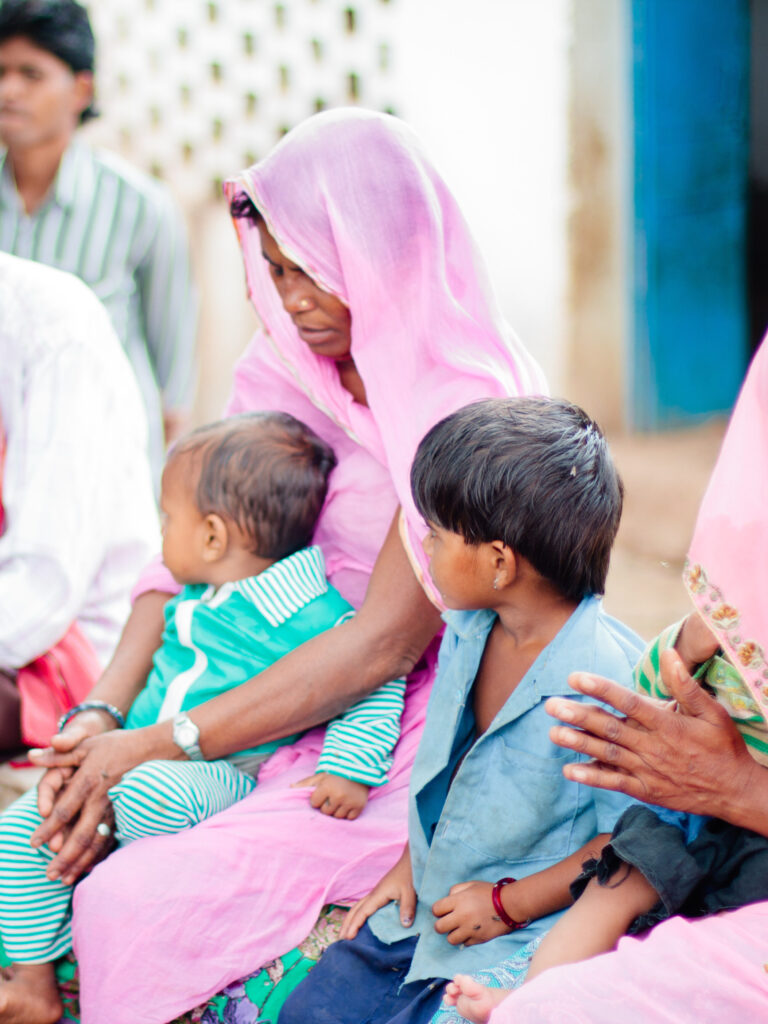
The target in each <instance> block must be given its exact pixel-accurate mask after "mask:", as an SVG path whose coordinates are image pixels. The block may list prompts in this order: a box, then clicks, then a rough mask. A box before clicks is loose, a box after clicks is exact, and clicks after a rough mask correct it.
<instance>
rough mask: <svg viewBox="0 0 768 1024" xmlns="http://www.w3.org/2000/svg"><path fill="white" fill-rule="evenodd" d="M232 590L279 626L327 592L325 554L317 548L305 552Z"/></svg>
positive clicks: (284, 559) (239, 582)
mask: <svg viewBox="0 0 768 1024" xmlns="http://www.w3.org/2000/svg"><path fill="white" fill-rule="evenodd" d="M233 589H234V590H237V591H239V592H240V593H241V594H242V595H243V597H245V598H246V600H248V601H250V602H251V603H252V604H253V605H255V606H256V608H258V610H259V611H260V612H261V614H262V615H263V616H264V618H265V619H266V620H267V621H268V622H269V623H270V624H271V625H272V626H279V625H281V624H282V623H283V622H285V621H286V620H287V619H289V618H290V617H291V616H292V615H295V614H296V613H297V612H298V611H300V610H301V609H302V608H303V607H304V606H305V605H307V604H309V602H310V601H314V599H315V598H316V597H321V596H322V595H323V594H326V593H327V592H328V580H327V578H326V575H325V559H324V558H323V553H322V551H321V550H320V548H319V547H317V546H316V545H313V546H312V547H309V548H303V549H302V550H301V551H297V552H296V553H295V554H293V555H289V556H288V557H287V558H282V559H281V560H280V561H279V562H275V564H274V565H270V567H269V568H268V569H265V570H264V572H262V573H259V575H258V576H249V577H248V579H244V580H237V582H236V583H234V584H233Z"/></svg>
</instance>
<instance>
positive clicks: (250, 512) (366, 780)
mask: <svg viewBox="0 0 768 1024" xmlns="http://www.w3.org/2000/svg"><path fill="white" fill-rule="evenodd" d="M335 464H336V459H335V456H334V454H333V452H332V451H331V449H330V448H329V446H328V445H327V444H326V443H325V442H324V441H322V440H321V439H320V438H319V437H317V435H315V434H314V433H313V432H312V431H311V430H309V429H308V428H307V427H306V426H304V424H302V423H300V422H299V421H298V420H296V419H294V418H293V417H292V416H289V415H287V414H285V413H254V414H249V415H244V416H238V417H233V418H231V419H227V420H224V421H222V422H220V423H214V424H212V425H211V426H207V427H202V428H201V429H199V430H197V431H195V432H193V433H192V434H190V435H188V436H187V437H186V438H184V439H183V440H181V441H180V442H179V443H178V444H177V445H176V446H175V447H174V449H173V451H172V452H171V454H170V455H169V457H168V461H167V464H166V467H165V470H164V472H163V479H162V494H161V511H162V520H163V560H164V562H165V565H166V566H167V568H168V569H169V570H170V571H171V573H172V574H173V576H174V577H175V579H176V580H177V582H178V583H181V584H182V585H183V589H182V591H181V593H180V594H178V595H177V596H176V597H174V598H172V599H171V600H170V601H168V603H167V604H166V607H165V631H164V633H163V638H162V643H161V646H160V648H159V649H158V651H157V652H156V654H155V657H154V666H153V668H152V671H151V673H150V675H149V678H148V679H147V683H146V685H145V687H144V688H143V689H142V690H141V692H140V693H139V694H138V695H137V696H136V698H135V700H134V701H133V703H132V704H131V706H130V708H128V707H124V708H118V707H115V706H113V705H112V704H109V703H107V702H105V701H102V700H98V699H94V700H89V701H86V702H85V703H84V704H81V705H78V706H77V707H75V708H73V709H72V710H71V711H70V712H68V714H67V715H66V716H65V717H64V719H63V720H62V722H61V723H60V724H59V729H60V730H62V729H64V728H66V727H68V726H69V725H70V723H72V724H74V723H75V722H76V721H77V719H78V718H80V716H84V715H98V716H100V717H103V718H105V719H108V720H109V722H110V725H111V726H112V727H114V726H115V725H117V726H118V727H122V726H124V727H125V728H127V729H131V728H140V727H142V726H146V725H150V724H153V723H155V722H158V721H163V720H167V719H173V723H174V734H173V735H174V741H175V742H176V743H177V745H178V746H179V748H180V749H179V757H180V759H179V760H175V761H149V762H145V763H144V764H142V765H140V766H139V767H137V768H135V769H134V770H133V771H131V772H128V773H127V774H126V775H125V776H124V777H123V778H122V779H121V781H120V782H119V783H117V785H115V786H114V787H112V788H111V789H110V798H111V800H112V804H113V807H114V814H115V824H116V830H115V833H114V835H115V838H116V839H117V841H118V843H120V844H125V843H128V842H131V841H133V840H134V839H139V838H141V837H144V836H154V835H161V834H165V833H171V832H178V831H181V830H182V829H185V828H190V827H191V826H193V825H195V824H197V823H198V822H200V821H202V820H204V819H206V818H208V817H210V816H211V815H213V814H216V813H218V812H219V811H222V810H224V809H226V808H227V807H230V806H231V805H232V804H234V803H235V802H236V801H238V800H241V799H242V798H243V797H245V796H247V794H248V793H250V792H251V791H252V789H253V788H254V786H255V785H256V781H257V775H258V770H259V766H260V764H261V763H262V762H263V761H264V760H265V759H266V758H267V757H269V755H270V754H271V753H272V752H273V751H274V750H276V749H277V748H278V747H279V746H282V745H285V744H288V743H291V742H293V741H295V740H296V739H297V738H298V737H297V736H289V737H286V738H284V739H279V740H275V741H274V742H271V743H267V744H262V745H260V746H258V747H253V748H252V749H250V750H245V751H241V752H239V753H238V754H236V755H234V756H233V757H231V758H228V759H226V760H217V761H206V760H205V759H204V755H203V753H202V751H201V749H200V746H199V743H198V735H199V734H198V730H197V727H196V726H195V724H194V722H193V721H192V719H191V718H190V716H189V714H188V712H189V711H190V710H191V709H193V708H195V707H197V706H198V705H199V704H202V703H203V702H204V701H207V700H210V699H211V698H212V697H215V696H216V695H217V694H219V693H222V692H224V691H226V690H229V689H232V688H233V687H235V686H238V685H239V684H240V683H242V682H245V681H246V680H247V679H250V678H252V677H253V676H255V675H257V674H258V673H259V672H261V671H263V670H264V669H266V668H267V667H269V666H270V665H272V664H274V662H276V661H277V660H278V659H279V658H281V657H282V656H283V655H284V654H286V653H288V652H289V651H291V650H293V649H294V648H296V647H297V646H299V645H300V644H302V643H303V642H304V641H306V640H308V639H310V637H313V636H315V635H317V634H318V633H321V632H324V631H325V630H327V629H330V628H332V627H333V626H336V625H337V624H339V623H340V622H342V621H344V620H345V619H347V618H348V617H349V616H351V615H352V614H353V609H352V608H351V606H350V605H349V604H348V603H347V602H346V601H345V600H344V598H342V596H341V595H340V594H339V593H338V591H337V590H335V589H334V588H333V587H332V586H331V585H330V584H329V582H328V580H327V578H326V575H325V565H324V561H323V556H322V554H321V552H320V549H319V548H318V547H314V546H311V540H312V536H313V534H314V531H315V527H316V524H317V519H318V516H319V514H320V511H321V509H322V507H323V503H324V501H325V498H326V494H327V490H328V478H329V476H330V473H331V471H332V469H333V468H334V466H335ZM404 689H405V682H404V681H403V680H395V681H393V682H391V683H387V684H386V685H385V686H383V687H381V688H380V689H379V690H377V691H376V692H375V693H374V694H371V695H370V696H369V697H366V698H364V699H362V700H361V701H359V702H358V703H357V704H355V705H353V706H352V707H351V708H350V709H349V710H348V711H347V712H346V713H345V714H343V715H341V716H340V717H338V718H336V719H334V720H333V721H332V722H331V723H330V724H329V725H328V727H327V730H326V737H325V742H324V745H323V750H322V753H321V756H320V758H319V761H318V765H317V774H316V775H314V776H312V778H311V779H308V780H304V784H306V785H307V786H308V787H309V786H310V785H311V786H312V787H313V790H312V792H311V794H310V796H309V799H310V802H311V803H312V805H313V806H314V807H316V808H317V809H318V810H319V811H321V812H322V813H324V814H330V815H334V816H335V817H337V818H348V819H353V818H356V817H357V816H358V815H359V814H360V813H361V812H362V810H363V808H364V807H365V804H366V802H367V799H368V792H369V788H370V787H371V786H380V785H383V784H384V783H385V782H386V781H387V771H388V769H389V767H390V765H391V758H392V751H393V748H394V746H395V744H396V742H397V740H398V738H399V732H400V716H401V713H402V707H403V695H404ZM98 693H99V690H98V686H97V687H96V690H95V691H94V694H93V696H94V698H96V697H98ZM299 785H302V783H299ZM41 821H42V818H41V815H40V812H39V810H38V807H37V794H36V793H35V792H30V793H27V794H26V795H25V796H24V797H22V798H21V799H20V800H18V801H17V802H16V803H15V804H14V805H13V806H12V807H10V808H9V809H8V810H7V811H6V812H5V813H4V814H3V815H2V817H0V934H2V941H3V945H4V947H5V950H6V952H7V954H8V956H9V957H10V959H11V960H12V961H13V963H12V965H11V967H10V969H9V970H8V971H7V972H6V976H5V977H4V979H3V980H2V981H1V982H0V1021H5V1020H8V1021H17V1020H19V1021H21V1020H23V1021H24V1022H25V1024H48V1022H53V1021H57V1020H58V1019H59V1016H60V1014H61V1003H60V1000H59V996H58V993H57V990H56V985H55V979H54V968H53V963H54V961H55V960H56V959H58V957H60V956H62V955H63V954H64V953H66V952H67V951H68V950H69V949H70V947H71V938H70V917H71V906H72V887H71V885H70V884H67V883H68V882H70V881H71V880H70V879H63V880H62V879H61V878H59V877H58V876H57V875H56V872H55V871H54V870H53V869H52V868H49V865H50V863H51V861H52V860H53V857H54V853H53V851H51V849H50V848H49V847H48V846H47V845H44V846H32V845H31V844H30V839H31V837H32V833H33V832H34V831H35V829H36V828H37V827H38V826H39V825H40V823H41ZM97 832H98V834H99V836H101V838H102V841H103V842H104V843H105V845H106V844H109V843H110V842H111V841H112V839H111V830H110V827H109V825H108V824H107V823H106V822H104V823H102V824H100V825H99V826H98V829H97Z"/></svg>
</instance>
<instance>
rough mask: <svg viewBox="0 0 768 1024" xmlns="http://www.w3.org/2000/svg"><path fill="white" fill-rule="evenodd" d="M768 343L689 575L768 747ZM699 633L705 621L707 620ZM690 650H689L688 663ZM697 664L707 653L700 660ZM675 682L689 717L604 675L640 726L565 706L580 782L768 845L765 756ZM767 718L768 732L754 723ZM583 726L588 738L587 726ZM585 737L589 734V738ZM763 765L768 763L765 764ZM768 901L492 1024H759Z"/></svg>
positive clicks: (582, 971) (626, 952)
mask: <svg viewBox="0 0 768 1024" xmlns="http://www.w3.org/2000/svg"><path fill="white" fill-rule="evenodd" d="M767 570H768V342H766V341H764V342H763V345H762V347H761V349H760V350H759V352H758V353H757V355H756V356H755V359H754V362H753V365H752V367H751V370H750V372H749V375H748V377H747V380H746V382H745V384H744V387H743V389H742V392H741V395H740V396H739V400H738V403H737V405H736V409H735V410H734V414H733V417H732V419H731V422H730V424H729V427H728V432H727V434H726V437H725V441H724V442H723V447H722V450H721V452H720V456H719V458H718V462H717V465H716V467H715V470H714V473H713V475H712V478H711V480H710V483H709V486H708V488H707V492H706V494H705V496H704V500H703V502H702V505H701V509H700V511H699V517H698V521H697V524H696V529H695V532H694V537H693V541H692V543H691V547H690V551H689V555H688V562H687V566H686V572H685V582H686V586H687V588H688V592H689V595H690V597H691V600H692V602H693V605H694V607H695V608H696V611H697V612H698V614H699V616H700V617H701V621H703V622H704V623H706V626H707V627H708V629H701V628H699V629H695V630H693V631H692V635H693V634H698V637H699V639H698V641H697V643H698V644H699V645H700V650H699V651H698V656H695V657H692V658H688V659H687V660H688V661H691V660H692V661H694V662H704V661H706V660H707V659H709V658H710V657H711V656H712V654H713V653H714V652H715V649H716V648H717V647H718V646H719V647H720V648H721V649H722V651H723V652H724V654H725V656H726V657H727V658H728V659H729V660H730V662H731V664H733V665H735V666H736V668H737V669H738V670H739V675H740V677H741V681H742V682H743V684H744V687H745V691H744V693H743V695H742V699H741V700H740V701H739V702H738V706H741V707H742V708H743V716H740V717H743V720H744V725H746V730H745V731H746V733H747V734H748V735H746V736H745V738H746V739H747V742H749V739H750V735H749V734H755V736H756V737H757V739H756V740H754V739H753V744H754V746H755V749H757V750H758V752H759V749H760V747H763V746H764V743H763V742H762V741H763V740H764V739H765V735H766V726H765V720H768V660H767V659H768V577H767ZM696 622H697V624H698V623H699V620H696ZM681 653H682V652H681ZM689 653H691V654H693V648H691V649H690V652H689ZM667 672H668V675H665V682H666V684H667V686H668V688H669V690H670V691H671V692H672V695H673V696H674V697H675V698H676V699H677V701H678V704H679V706H680V709H681V710H682V711H683V712H684V713H683V714H670V713H669V711H668V709H666V710H665V709H664V708H662V707H658V706H655V705H654V704H653V703H652V702H650V701H648V700H646V699H644V698H642V697H639V696H637V695H632V694H628V693H627V691H621V690H620V688H619V687H616V686H615V684H612V683H609V682H608V681H607V680H602V679H598V678H597V677H590V676H586V675H585V676H578V677H574V678H573V680H572V685H574V688H575V689H577V690H580V691H582V692H585V693H586V692H589V693H590V694H593V695H594V696H595V697H597V698H598V699H600V700H602V701H605V702H606V703H609V704H611V705H613V706H614V707H615V708H616V710H617V711H619V712H620V713H621V714H622V715H625V716H626V718H625V719H623V720H621V721H618V722H617V720H616V719H615V718H610V717H609V716H608V714H607V713H606V712H604V711H600V710H596V709H594V710H593V709H590V710H589V711H586V709H583V706H581V705H576V704H569V702H567V701H563V700H560V699H558V700H553V701H552V702H551V712H552V713H553V714H555V715H556V716H557V717H559V718H561V719H563V720H565V721H566V722H567V723H568V725H567V726H559V727H557V728H556V729H555V730H554V733H553V739H555V740H556V742H558V743H560V744H561V745H562V746H566V747H570V748H571V749H573V750H579V751H582V750H583V751H586V752H587V753H589V754H591V755H592V757H593V758H595V761H596V763H595V764H593V765H588V764H587V765H585V764H582V765H579V766H576V765H571V766H570V767H569V768H568V769H566V772H567V774H568V776H569V777H570V778H572V779H575V780H577V781H579V782H585V783H587V784H589V785H595V786H602V787H605V788H608V789H618V790H622V791H623V792H625V793H629V794H630V795H632V796H636V797H638V798H639V799H641V800H644V801H647V802H648V803H652V804H660V805H662V806H665V807H670V808H672V809H673V810H679V811H689V812H693V813H699V814H707V815H712V816H713V817H716V818H721V819H723V820H725V821H727V822H729V823H731V824H732V825H736V826H739V827H741V828H745V829H750V830H752V831H753V832H757V833H759V834H760V835H761V836H768V767H765V760H764V758H762V757H759V758H758V759H756V757H757V756H758V755H756V754H755V753H754V751H753V755H752V756H751V755H750V753H749V752H748V747H747V745H746V744H745V740H744V738H742V734H741V733H740V732H739V731H737V729H736V726H735V725H734V723H733V721H732V719H731V717H729V715H728V712H727V711H726V710H725V708H724V707H723V706H721V704H719V703H717V702H716V701H715V699H714V698H713V697H710V696H709V695H708V694H707V693H705V692H704V691H703V690H702V689H701V688H700V687H699V685H698V684H697V683H695V682H694V681H693V680H692V679H691V678H690V677H689V676H686V674H685V673H683V674H682V675H681V676H680V677H679V678H675V673H674V672H671V671H670V670H669V669H668V670H667ZM760 716H762V719H763V722H762V723H759V722H758V727H757V728H755V727H754V726H753V725H752V724H751V723H752V721H753V720H754V719H755V718H757V719H759V718H760ZM573 727H575V728H573ZM576 729H580V730H583V731H581V732H577V731H576ZM760 760H762V761H763V763H762V764H761V763H760ZM767 972H768V903H753V904H751V905H749V906H745V907H742V908H741V909H739V910H733V911H729V912H724V913H719V914H715V915H712V916H710V917H704V918H697V919H686V918H683V917H673V918H671V919H670V920H668V921H664V922H662V923H661V924H659V925H658V926H657V927H656V928H654V929H653V930H652V931H650V932H647V933H646V934H645V935H643V936H641V937H639V938H630V937H626V938H623V939H622V940H621V941H620V942H619V944H618V948H617V949H616V950H615V952H611V953H605V954H603V955H602V956H598V957H595V958H594V959H592V960H587V961H586V962H582V963H576V964H571V965H568V966H565V967H559V968H555V969H552V970H550V971H545V972H544V973H543V974H541V975H539V977H537V978H536V979H534V980H533V981H531V983H530V984H529V985H524V986H523V987H522V988H521V989H520V990H519V991H517V992H514V993H513V994H512V995H510V996H509V997H508V998H507V999H505V1000H504V1002H503V1003H501V1004H500V1006H499V1007H498V1009H496V1010H495V1011H494V1012H493V1014H492V1015H491V1018H490V1019H491V1021H492V1024H506V1022H509V1024H512V1022H513V1021H514V1024H520V1022H531V1024H532V1022H534V1021H535V1022H536V1024H545V1022H549V1021H553V1022H554V1021H557V1022H558V1024H560V1022H565V1021H567V1022H568V1024H614V1022H615V1021H616V1020H617V1019H618V1018H619V1017H621V1016H623V1017H625V1018H626V1017H628V1018H629V1019H630V1020H642V1021H643V1024H662V1022H664V1024H699V1022H700V1021H714V1020H719V1021H736V1020H738V1021H745V1022H746V1021H759V1020H765V1019H766V1018H767V1017H768V973H767Z"/></svg>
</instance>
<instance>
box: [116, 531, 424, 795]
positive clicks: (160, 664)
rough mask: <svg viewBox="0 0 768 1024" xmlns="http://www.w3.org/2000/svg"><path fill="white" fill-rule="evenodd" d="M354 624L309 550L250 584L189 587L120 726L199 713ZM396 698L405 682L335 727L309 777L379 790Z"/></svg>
mask: <svg viewBox="0 0 768 1024" xmlns="http://www.w3.org/2000/svg"><path fill="white" fill-rule="evenodd" d="M353 614H354V611H353V610H352V608H351V607H350V605H349V604H348V603H347V602H346V601H345V600H344V598H343V597H342V596H341V594H340V593H339V592H338V591H337V590H336V589H335V588H334V587H332V586H331V585H330V583H329V582H328V580H327V578H326V575H325V560H324V559H323V554H322V552H321V550H320V548H319V547H316V546H313V547H309V548H304V549H302V550H301V551H297V552H296V553H295V554H293V555H289V556H288V557H287V558H283V559H281V561H279V562H275V563H274V565H271V566H270V567H269V568H268V569H265V570H264V572H262V573H259V575H258V576H250V577H248V578H247V579H243V580H235V581H233V582H230V583H224V584H222V585H221V586H220V587H218V588H217V587H213V586H206V585H205V584H202V583H201V584H190V585H188V586H186V587H184V589H183V590H182V592H181V593H180V594H179V595H178V596H177V597H175V598H172V599H171V600H170V601H169V602H168V603H167V604H166V606H165V618H166V626H165V632H164V633H163V642H162V644H161V646H160V648H159V650H158V651H157V652H156V653H155V658H154V667H153V669H152V672H151V673H150V676H149V679H148V680H147V685H146V686H145V687H144V689H143V690H142V691H141V693H140V694H139V695H138V697H137V698H136V700H135V701H134V703H133V706H132V708H131V710H130V712H129V713H128V718H127V722H126V726H127V727H128V728H133V729H136V728H140V727H141V726H144V725H151V724H153V723H154V722H161V721H165V720H167V719H169V718H172V717H173V716H174V715H175V714H177V713H178V712H179V711H187V710H189V709H190V708H194V707H197V706H198V705H199V704H202V703H204V702H205V701H207V700H211V699H212V698H213V697H216V696H217V695H218V694H220V693H224V692H226V691H227V690H231V689H233V688H234V687H235V686H238V685H239V684H240V683H244V682H245V681H246V680H248V679H251V678H252V677H253V676H255V675H258V673H259V672H263V671H264V670H265V669H267V668H269V667H270V665H274V664H275V662H276V661H279V659H280V658H282V657H283V656H284V655H286V654H288V653H289V652H290V651H292V650H295V649H296V648H297V647H299V646H300V645H301V644H303V643H305V642H306V641H307V640H309V639H310V638H311V637H313V636H317V635H318V634H319V633H322V632H324V631H325V630H327V629H330V628H332V627H333V626H337V625H340V624H341V623H342V622H344V621H346V620H347V619H348V618H350V617H351V616H352V615H353ZM404 693H405V681H404V680H402V679H397V680H394V681H393V682H389V683H385V684H384V685H383V686H381V687H380V688H379V689H378V690H376V691H375V692H374V693H372V694H369V695H368V696H367V697H363V698H362V699H361V700H359V701H358V702H357V703H356V704H354V705H353V706H352V707H351V708H349V710H348V711H345V712H344V714H342V715H340V716H339V717H338V718H335V719H333V721H332V722H331V723H330V724H329V725H328V728H327V730H326V736H325V742H324V744H323V750H322V753H321V756H320V760H319V762H318V766H317V770H318V771H323V772H331V773H332V774H334V775H342V776H344V778H347V779H352V780H353V781H355V782H362V783H365V784H366V785H368V786H380V785H383V784H384V783H385V782H386V781H387V772H388V771H389V768H390V767H391V764H392V753H393V749H394V747H395V744H396V743H397V741H398V739H399V738H400V716H401V715H402V711H403V700H404ZM297 738H298V737H297V736H288V737H285V738H284V739H282V740H276V741H274V742H271V743H267V744H262V745H261V746H259V747H254V748H251V749H250V750H248V751H242V752H241V754H240V757H239V758H238V757H236V758H234V760H235V761H236V763H237V761H239V760H241V759H243V758H245V759H246V760H253V759H254V758H255V757H256V756H262V755H263V756H264V757H266V756H267V755H268V754H270V753H272V752H273V751H274V750H276V749H277V748H278V747H279V746H283V745H285V744H287V743H291V742H293V741H294V740H296V739H297Z"/></svg>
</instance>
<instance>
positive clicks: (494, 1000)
mask: <svg viewBox="0 0 768 1024" xmlns="http://www.w3.org/2000/svg"><path fill="white" fill-rule="evenodd" d="M508 995H509V989H506V988H487V987H486V986H485V985H481V983H480V982H479V981H475V979H474V978H472V977H470V976H469V975H468V974H457V975H456V977H455V978H454V979H453V981H450V982H449V983H448V985H447V986H446V989H445V1002H446V1003H447V1004H448V1005H449V1006H455V1007H456V1009H457V1010H458V1011H459V1013H460V1014H461V1015H462V1017H466V1018H467V1020H471V1021H473V1024H487V1021H488V1018H489V1017H490V1016H491V1013H492V1012H493V1010H495V1009H496V1007H497V1006H498V1005H499V1003H500V1002H501V1001H502V1000H503V999H506V998H507V996H508Z"/></svg>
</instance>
